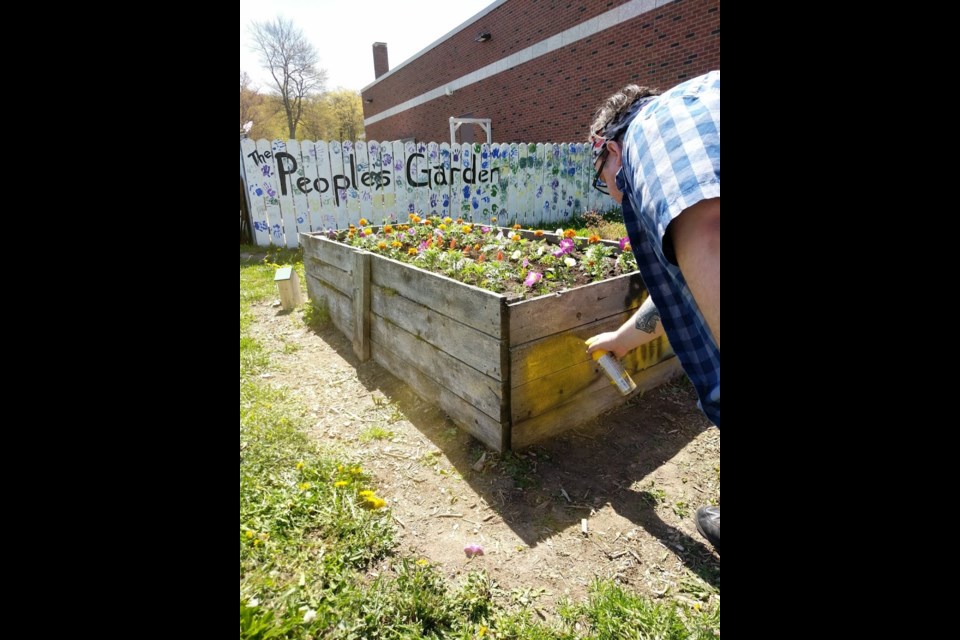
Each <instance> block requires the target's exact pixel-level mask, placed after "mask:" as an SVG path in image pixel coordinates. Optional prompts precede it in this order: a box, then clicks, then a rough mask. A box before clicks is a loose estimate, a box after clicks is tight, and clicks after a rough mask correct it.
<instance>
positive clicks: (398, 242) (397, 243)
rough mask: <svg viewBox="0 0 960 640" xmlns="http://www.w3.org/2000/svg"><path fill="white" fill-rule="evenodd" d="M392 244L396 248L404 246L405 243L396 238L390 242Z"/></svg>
mask: <svg viewBox="0 0 960 640" xmlns="http://www.w3.org/2000/svg"><path fill="white" fill-rule="evenodd" d="M390 246H391V247H393V248H394V249H399V248H400V247H402V246H403V243H402V242H400V241H399V240H394V241H393V242H391V243H390Z"/></svg>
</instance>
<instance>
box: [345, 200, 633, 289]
mask: <svg viewBox="0 0 960 640" xmlns="http://www.w3.org/2000/svg"><path fill="white" fill-rule="evenodd" d="M496 222H497V219H496V218H492V219H491V224H490V225H485V224H475V223H471V222H464V221H463V220H462V219H457V220H453V219H452V218H443V219H441V218H440V217H436V216H435V217H433V218H421V217H420V216H417V215H411V216H410V221H409V223H407V224H394V225H390V224H386V225H383V226H379V227H372V226H368V224H367V221H366V220H365V219H363V218H361V219H360V226H359V227H355V226H354V225H350V228H349V229H348V230H346V231H332V230H331V231H328V232H327V237H328V238H330V239H331V240H335V241H338V242H343V243H345V244H349V245H350V246H353V247H357V248H360V249H365V250H367V251H370V252H372V253H375V254H377V255H382V256H386V257H388V258H392V259H394V260H399V261H401V262H406V263H409V264H413V265H415V266H417V267H420V268H422V269H426V270H428V271H432V272H434V273H440V274H443V275H445V276H447V277H449V278H453V279H454V280H457V281H459V282H464V283H466V284H472V285H475V286H478V287H480V288H482V289H486V290H488V291H493V292H496V293H502V294H504V295H506V296H507V297H508V298H511V299H517V298H532V297H535V296H538V295H542V294H544V293H551V292H555V291H562V290H564V289H572V288H574V287H577V286H581V285H585V284H590V283H591V282H596V281H599V280H604V279H607V278H611V277H615V276H619V275H623V274H625V273H632V272H634V271H636V270H637V261H636V259H635V258H634V257H633V253H632V252H631V251H630V245H629V242H628V240H627V238H622V239H621V240H620V241H619V243H618V242H609V241H603V240H601V239H600V237H599V236H596V235H594V236H590V237H588V238H584V237H579V238H578V237H577V236H576V232H574V230H573V229H567V230H566V231H564V230H563V229H557V232H556V234H551V233H546V232H544V231H533V230H532V229H531V230H526V231H523V230H521V228H520V225H519V224H517V225H514V226H513V227H512V228H500V227H496V226H494V225H495V224H496Z"/></svg>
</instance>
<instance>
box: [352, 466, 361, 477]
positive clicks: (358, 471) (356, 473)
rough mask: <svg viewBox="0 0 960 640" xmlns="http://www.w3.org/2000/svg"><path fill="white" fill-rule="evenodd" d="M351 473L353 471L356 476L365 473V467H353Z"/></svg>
mask: <svg viewBox="0 0 960 640" xmlns="http://www.w3.org/2000/svg"><path fill="white" fill-rule="evenodd" d="M350 473H352V474H353V475H355V476H356V475H360V474H361V473H363V469H361V468H360V467H353V468H352V469H350Z"/></svg>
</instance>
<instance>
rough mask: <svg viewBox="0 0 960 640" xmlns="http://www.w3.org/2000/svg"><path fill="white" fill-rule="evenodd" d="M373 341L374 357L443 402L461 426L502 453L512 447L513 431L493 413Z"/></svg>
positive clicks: (418, 390) (429, 398)
mask: <svg viewBox="0 0 960 640" xmlns="http://www.w3.org/2000/svg"><path fill="white" fill-rule="evenodd" d="M372 341H373V348H372V349H371V351H372V353H373V359H374V360H375V361H376V362H377V363H378V364H379V365H380V366H382V367H383V368H384V369H386V370H387V371H389V372H390V373H391V374H393V375H394V376H396V377H397V378H399V379H400V380H403V381H404V382H406V383H407V384H408V385H410V388H411V389H413V391H414V392H415V393H416V394H417V395H419V396H420V397H421V398H423V399H424V400H427V401H428V402H432V403H434V404H436V405H439V406H440V408H441V409H443V410H444V411H445V412H446V413H447V415H448V416H450V417H451V418H452V419H453V421H454V422H456V423H457V424H458V425H459V426H460V427H461V428H463V429H464V430H465V431H466V432H467V433H469V434H470V435H472V436H473V437H474V438H476V439H478V440H480V441H481V442H483V443H484V444H485V445H487V446H488V447H490V448H491V449H494V450H496V451H500V452H502V451H505V450H506V449H508V448H509V435H510V432H509V430H507V431H506V432H504V430H503V429H501V427H500V424H499V423H497V422H496V421H495V420H493V419H492V418H491V417H490V416H488V415H486V414H484V413H483V412H482V411H479V410H478V409H477V408H476V407H474V406H473V405H471V404H470V403H468V402H465V401H464V400H463V399H462V398H460V397H459V396H457V395H456V394H455V393H453V392H452V391H450V390H449V389H447V388H446V387H443V386H440V385H437V384H436V383H434V381H433V380H431V379H430V378H428V377H427V376H426V375H424V374H423V373H422V372H421V371H420V370H419V369H417V368H416V367H414V366H413V365H412V364H410V362H409V361H407V360H406V359H405V358H403V357H401V356H399V355H397V354H395V353H394V352H393V351H391V350H390V348H389V346H392V343H390V344H388V345H385V344H380V343H378V342H377V340H376V338H375V337H374V338H373V339H372ZM504 435H506V437H507V440H506V442H504Z"/></svg>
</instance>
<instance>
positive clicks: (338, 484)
mask: <svg viewBox="0 0 960 640" xmlns="http://www.w3.org/2000/svg"><path fill="white" fill-rule="evenodd" d="M348 484H350V483H349V482H348V481H346V480H337V481H336V482H334V483H333V486H335V487H345V486H347V485H348Z"/></svg>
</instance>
